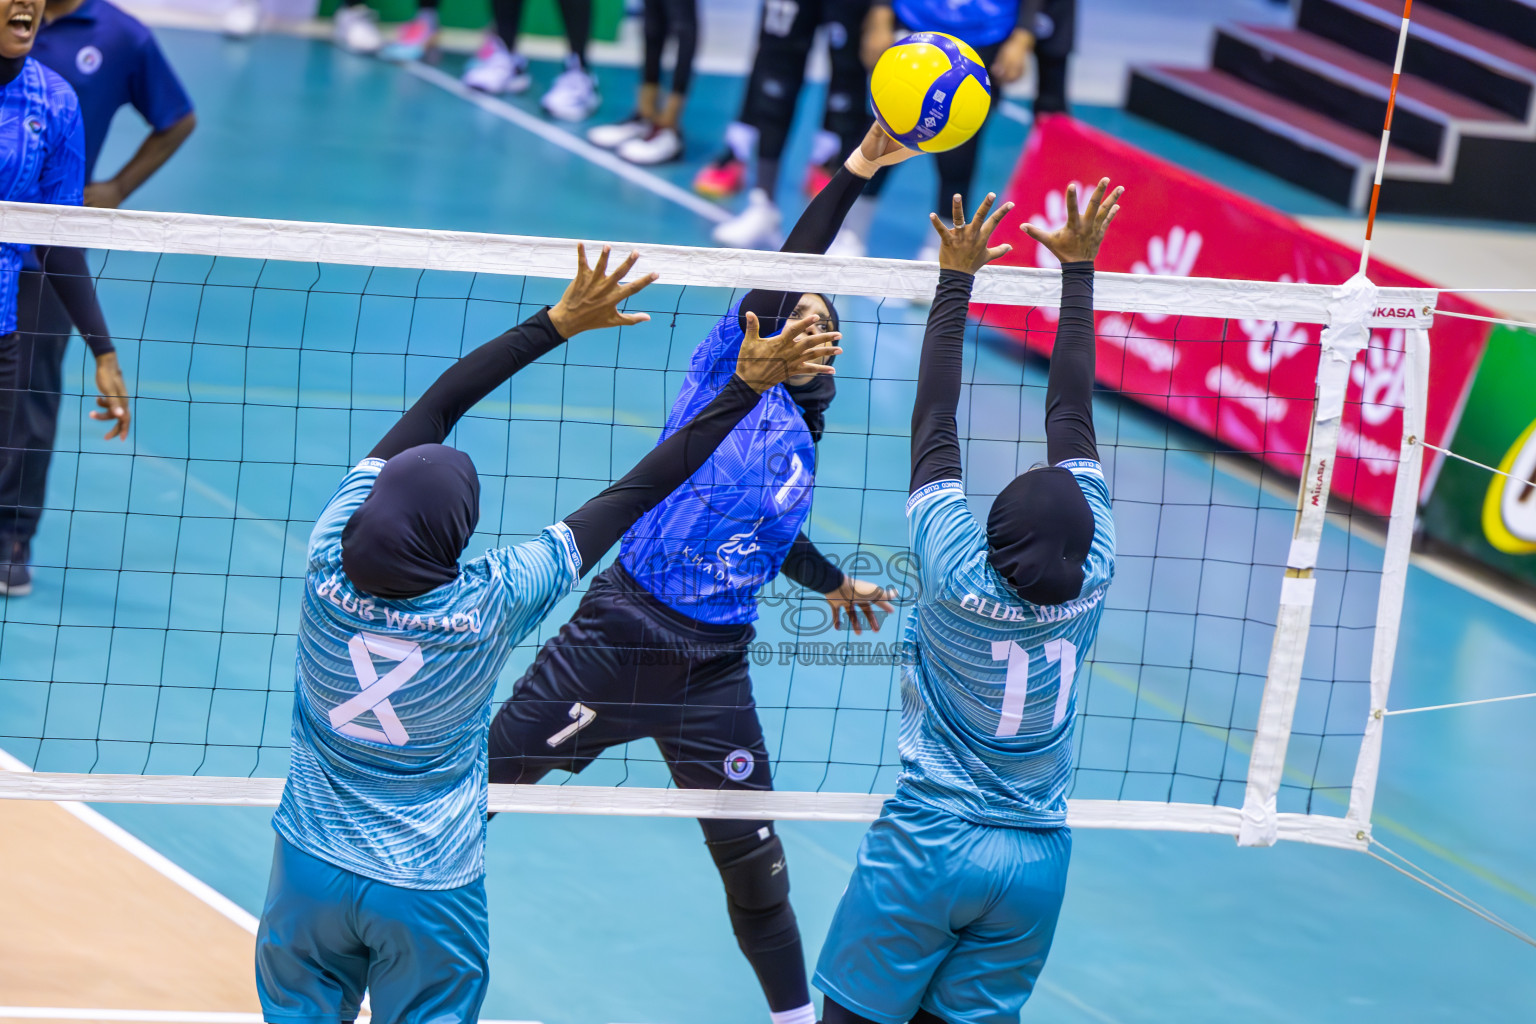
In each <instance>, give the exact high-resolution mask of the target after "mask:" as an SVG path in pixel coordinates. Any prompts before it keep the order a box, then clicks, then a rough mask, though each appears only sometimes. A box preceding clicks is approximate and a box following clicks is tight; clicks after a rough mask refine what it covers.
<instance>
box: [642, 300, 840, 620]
mask: <svg viewBox="0 0 1536 1024" xmlns="http://www.w3.org/2000/svg"><path fill="white" fill-rule="evenodd" d="M739 306H740V303H737V304H736V305H733V306H732V307H731V311H730V312H729V313H727V314H726V315H725V316H723V317H721V318H720V319H719V321H717V322H716V323H715V326H714V329H713V330H711V331H710V332H709V336H708V337H706V338H705V339H704V341H703V342H702V343H701V344H700V345H699V347H698V348H696V349H694V352H693V359H692V361H691V362H690V363H689V364H688V376H687V378H686V379H685V380H684V382H683V388H682V391H681V392H679V393H678V396H677V400H676V401H675V402H674V403H673V404H672V412H671V415H669V416H668V417H667V425H666V428H665V429H664V430H663V431H662V434H661V437H662V439H665V438H666V437H668V436H669V435H671V434H672V433H673V432H674V431H676V430H677V429H678V428H679V427H681V426H682V425H683V424H685V423H687V422H688V421H689V420H691V419H692V418H693V417H694V416H695V415H696V414H697V413H698V412H699V411H700V410H701V409H703V408H704V407H705V406H706V405H708V404H709V403H710V402H711V401H712V400H713V399H714V397H715V395H716V394H717V393H719V391H720V389H721V388H723V387H724V386H725V383H726V381H728V380H730V378H731V374H733V373H735V372H736V355H737V353H738V352H739V351H740V350H741V342H742V338H743V334H742V330H741V325H740V323H739V322H738V320H737V309H738V307H739ZM658 443H660V442H659V441H658ZM815 475H816V447H815V444H814V443H813V442H812V441H811V433H810V431H809V430H807V429H806V426H805V419H804V417H803V416H802V415H801V413H800V409H799V407H798V406H796V405H795V402H794V399H792V398H790V397H789V392H788V391H786V390H785V389H784V387H783V385H779V386H777V387H774V388H772V389H771V390H770V391H768V392H767V393H766V394H764V395H763V397H762V399H761V400H760V401H759V402H758V403H757V407H756V408H755V409H753V410H752V411H751V412H749V413H748V414H747V415H746V418H744V419H743V420H742V421H741V422H740V423H738V424H737V425H736V428H735V429H734V430H732V431H731V433H730V434H729V435H728V436H727V437H726V439H725V441H724V442H723V443H722V444H721V445H720V447H719V448H718V449H716V451H715V454H714V455H713V456H711V457H710V460H709V461H708V462H706V463H705V464H704V465H703V466H702V467H700V469H699V471H698V472H697V473H695V474H694V475H693V476H692V477H691V478H690V479H689V480H688V482H687V483H685V484H683V486H681V487H679V488H678V489H677V490H675V491H673V492H672V494H671V495H669V496H668V497H667V499H666V500H665V501H663V502H662V503H661V504H660V505H657V506H656V507H655V508H654V509H652V510H651V511H650V512H648V513H646V515H645V516H644V517H643V518H642V519H641V520H640V521H639V522H638V523H636V524H635V525H634V527H633V528H631V529H630V531H629V532H628V533H626V534H625V535H624V545H623V547H622V548H621V549H620V551H619V560H620V561H621V562H622V563H623V565H624V568H626V569H628V570H629V572H630V574H631V575H632V576H634V578H635V579H636V580H637V581H639V583H640V585H641V586H642V587H644V588H645V589H646V590H647V591H649V592H650V593H651V594H653V595H654V596H655V597H656V598H657V600H659V601H661V602H662V603H663V604H665V605H667V606H668V607H670V608H673V609H675V610H676V611H679V612H682V613H683V614H684V615H688V616H690V617H691V618H694V619H697V620H699V621H701V622H712V623H745V622H751V621H753V620H754V619H756V618H757V592H758V591H759V590H761V589H762V586H763V584H764V583H767V582H768V581H769V580H770V579H772V578H773V577H774V576H777V575H778V573H779V569H780V567H781V566H783V564H784V557H785V556H786V555H788V554H789V548H790V545H792V544H793V543H794V541H795V537H796V535H797V534H799V532H800V527H801V525H802V524H803V523H804V522H805V518H806V516H807V515H808V514H809V513H810V508H811V490H812V485H813V484H814V483H815Z"/></svg>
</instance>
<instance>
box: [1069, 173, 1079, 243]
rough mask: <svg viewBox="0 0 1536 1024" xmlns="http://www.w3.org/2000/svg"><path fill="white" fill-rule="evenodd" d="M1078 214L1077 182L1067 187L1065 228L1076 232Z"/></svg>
mask: <svg viewBox="0 0 1536 1024" xmlns="http://www.w3.org/2000/svg"><path fill="white" fill-rule="evenodd" d="M1078 221H1079V214H1078V210H1077V182H1075V181H1074V182H1071V183H1069V184H1068V185H1067V227H1068V228H1069V229H1071V230H1072V231H1076V230H1077V225H1078Z"/></svg>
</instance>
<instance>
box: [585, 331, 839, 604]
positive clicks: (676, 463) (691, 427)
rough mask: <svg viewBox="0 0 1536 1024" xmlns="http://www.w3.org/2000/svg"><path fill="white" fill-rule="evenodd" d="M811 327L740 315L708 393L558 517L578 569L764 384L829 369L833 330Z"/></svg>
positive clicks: (701, 456) (698, 462) (684, 474)
mask: <svg viewBox="0 0 1536 1024" xmlns="http://www.w3.org/2000/svg"><path fill="white" fill-rule="evenodd" d="M815 327H816V318H815V317H804V318H802V319H800V320H796V321H795V322H794V323H792V324H790V325H789V326H788V327H786V328H785V329H784V330H783V332H781V333H780V334H778V335H776V336H774V337H770V338H763V337H760V336H759V334H758V324H757V318H756V317H755V316H751V317H749V318H748V321H747V336H746V339H745V340H743V341H742V343H741V351H740V353H739V354H738V355H737V357H736V372H735V374H733V375H732V376H731V379H730V380H729V381H727V382H726V385H725V387H723V388H722V389H721V390H720V392H719V393H718V394H717V395H715V398H714V400H713V401H711V402H710V403H709V405H707V406H705V407H704V408H703V409H702V410H700V411H699V413H698V415H696V416H694V418H693V419H691V420H689V421H688V422H687V423H686V424H684V425H683V426H682V427H681V428H679V429H678V430H676V431H675V432H673V433H672V435H671V436H669V437H668V438H667V439H666V440H665V441H662V442H661V443H660V444H658V445H657V446H656V447H655V448H652V449H651V450H650V452H648V453H647V454H646V456H645V457H644V458H643V459H641V460H640V461H639V462H638V463H637V464H636V465H635V468H634V469H632V470H630V471H629V472H628V473H626V474H624V476H623V478H621V479H620V480H618V481H617V482H616V483H614V484H613V485H612V486H611V487H609V488H608V489H607V490H605V491H603V493H601V494H599V495H598V496H597V497H595V498H593V499H592V500H591V501H589V502H587V503H586V504H585V505H583V506H581V508H579V509H577V510H576V511H575V512H573V513H572V514H571V515H568V516H566V517H565V520H564V522H565V525H566V527H567V528H569V529H570V531H571V534H572V536H573V537H574V538H575V540H576V549H577V550H578V551H579V552H580V553H581V573H582V575H586V573H588V572H590V571H591V569H592V567H593V566H594V565H596V564H597V562H598V560H599V559H601V558H602V557H603V555H604V554H605V553H606V552H607V551H608V549H609V548H611V547H612V546H613V545H614V544H615V543H617V541H618V539H619V538H620V537H622V536H624V534H625V533H626V532H628V530H629V528H630V527H631V526H634V525H635V523H636V522H638V521H639V519H640V517H641V516H643V515H645V514H646V513H647V512H649V511H650V510H651V509H652V508H654V507H655V506H656V505H658V504H660V502H661V501H662V499H664V498H666V496H667V495H669V494H671V493H672V492H673V491H675V490H677V489H678V488H679V487H681V486H682V485H683V484H684V483H686V482H687V480H688V478H689V477H691V476H693V474H694V473H696V472H698V470H699V467H701V466H703V465H704V463H705V462H707V461H708V460H709V457H710V456H711V455H713V454H714V453H715V449H716V448H718V447H719V446H720V442H722V441H724V440H725V438H726V435H727V434H729V433H730V432H731V430H732V429H734V428H735V426H736V424H738V423H740V422H741V419H742V417H743V416H745V415H746V414H747V413H748V412H750V411H751V410H752V408H753V407H754V406H756V405H757V400H758V398H759V396H761V395H762V393H763V392H764V391H767V390H768V389H769V388H771V387H773V386H774V385H776V384H781V383H783V382H784V381H785V380H787V379H788V378H789V377H791V376H796V375H802V374H830V373H832V372H833V370H832V367H831V366H830V365H828V364H827V362H826V360H828V359H829V358H830V357H832V356H835V355H836V354H837V353H839V352H841V351H842V349H840V348H837V347H836V346H835V345H834V344H833V343H834V342H836V341H837V339H838V338H840V337H841V335H839V334H837V333H836V332H832V333H816V332H815Z"/></svg>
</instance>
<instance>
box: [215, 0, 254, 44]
mask: <svg viewBox="0 0 1536 1024" xmlns="http://www.w3.org/2000/svg"><path fill="white" fill-rule="evenodd" d="M260 27H261V3H260V2H259V0H235V5H234V6H233V7H231V8H230V9H229V10H227V11H225V12H224V34H225V35H227V36H234V37H235V38H236V39H244V38H246V37H247V36H253V35H255V34H256V30H257V29H258V28H260Z"/></svg>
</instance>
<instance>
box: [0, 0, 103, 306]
mask: <svg viewBox="0 0 1536 1024" xmlns="http://www.w3.org/2000/svg"><path fill="white" fill-rule="evenodd" d="M39 17H41V14H39ZM84 192H85V129H84V128H83V127H82V122H81V120H80V101H79V100H77V99H76V98H75V90H73V89H71V88H70V87H69V83H68V82H66V81H64V79H63V78H61V77H59V75H58V73H57V72H55V71H52V70H50V69H48V68H45V67H44V66H43V65H41V64H39V63H38V62H37V61H36V60H34V59H32V58H31V57H28V58H27V59H26V62H25V63H23V64H22V66H21V74H19V75H17V76H16V77H15V78H14V79H12V80H11V82H10V84H9V85H7V86H5V88H4V89H3V90H0V199H6V200H9V201H11V202H16V203H54V204H57V205H59V206H79V205H80V202H81V199H82V197H83V195H84ZM29 248H30V247H29V246H26V245H20V244H17V243H15V242H0V335H3V334H10V333H11V332H12V331H14V330H15V329H16V287H17V285H18V284H19V283H20V282H19V275H20V273H21V265H22V260H23V259H24V258H25V257H26V254H27V251H28V249H29Z"/></svg>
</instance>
